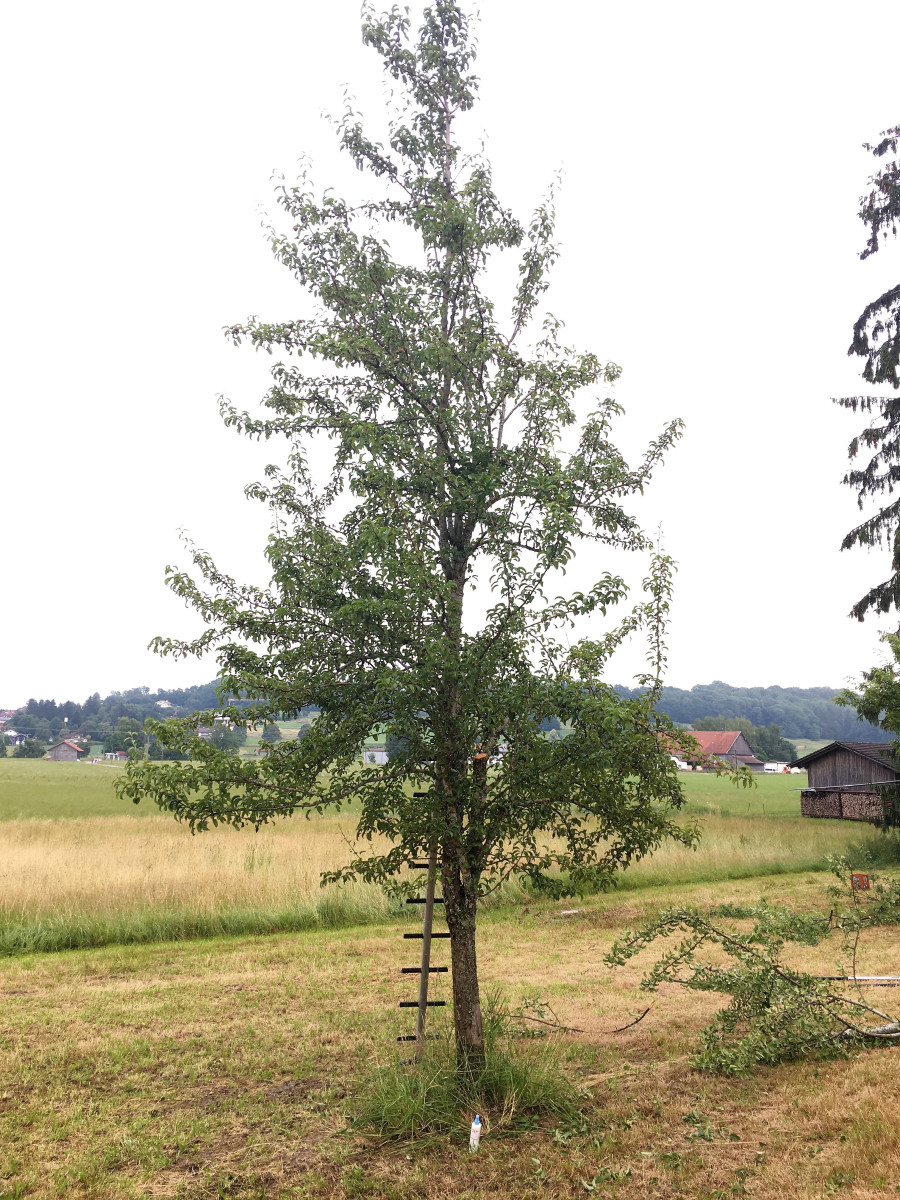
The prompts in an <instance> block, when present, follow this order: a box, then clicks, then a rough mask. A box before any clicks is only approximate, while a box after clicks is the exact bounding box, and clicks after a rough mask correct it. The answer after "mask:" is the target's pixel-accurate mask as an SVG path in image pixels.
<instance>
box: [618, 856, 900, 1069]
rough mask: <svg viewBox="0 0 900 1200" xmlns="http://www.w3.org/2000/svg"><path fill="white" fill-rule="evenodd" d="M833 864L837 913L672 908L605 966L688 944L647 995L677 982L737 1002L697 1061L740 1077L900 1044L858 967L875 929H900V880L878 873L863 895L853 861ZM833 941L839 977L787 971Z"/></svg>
mask: <svg viewBox="0 0 900 1200" xmlns="http://www.w3.org/2000/svg"><path fill="white" fill-rule="evenodd" d="M829 865H830V866H831V869H832V871H833V873H834V874H835V875H836V876H837V879H838V883H837V885H835V886H832V887H829V888H828V889H827V891H826V895H827V898H828V902H829V906H828V908H827V909H825V910H823V911H821V912H818V913H815V912H814V913H802V912H796V911H794V910H793V909H791V908H789V907H788V906H787V905H780V904H779V905H775V904H768V903H767V902H766V901H765V900H760V901H759V903H758V904H754V905H738V904H722V905H719V906H717V907H715V908H712V909H708V910H705V911H702V910H700V909H698V908H691V907H687V908H671V909H667V910H666V911H665V912H663V913H662V914H661V915H660V916H659V917H657V918H656V919H655V920H653V921H651V922H649V923H648V924H647V925H646V926H645V927H644V928H643V929H640V930H637V931H629V932H627V933H626V934H625V936H624V938H622V939H621V940H620V941H618V942H616V943H615V945H614V946H613V947H612V949H611V950H610V952H609V953H608V954H607V955H606V962H607V963H608V964H609V965H610V966H621V965H622V964H623V963H626V962H628V961H629V960H630V959H632V958H634V957H635V956H636V955H637V954H640V953H641V951H642V950H645V949H646V948H647V947H648V946H649V945H651V943H653V942H656V941H657V940H658V939H660V938H670V937H673V936H678V935H682V939H681V941H679V942H678V944H677V945H675V946H674V947H673V948H672V949H670V950H668V951H667V952H666V953H665V954H664V955H663V956H662V958H660V959H659V961H658V962H657V963H656V964H655V965H654V966H653V967H652V968H651V969H650V971H648V972H647V974H646V975H645V976H644V979H643V980H642V982H641V988H642V989H643V990H644V991H650V992H652V991H656V990H657V989H658V988H659V986H660V984H663V983H676V984H680V985H681V986H682V987H685V988H687V989H688V990H690V991H697V992H719V993H721V994H722V995H725V996H728V997H730V1000H729V1003H728V1004H727V1005H726V1006H725V1007H724V1008H723V1009H722V1010H720V1011H719V1012H718V1013H717V1014H716V1016H715V1018H714V1020H713V1021H712V1023H711V1024H710V1025H709V1026H707V1028H706V1029H704V1030H703V1032H702V1035H701V1048H700V1050H699V1052H698V1053H697V1055H696V1058H695V1060H694V1061H695V1064H696V1065H697V1066H698V1067H700V1068H701V1069H703V1070H707V1071H714V1072H718V1073H721V1074H726V1075H740V1074H744V1073H746V1072H747V1071H748V1070H750V1069H751V1068H752V1067H754V1066H756V1065H758V1064H767V1065H772V1064H774V1063H779V1062H786V1061H791V1060H796V1059H810V1058H812V1059H816V1058H834V1057H838V1056H841V1055H846V1054H847V1053H849V1052H850V1050H851V1049H853V1048H854V1047H856V1048H858V1047H859V1046H861V1045H865V1044H868V1045H875V1044H877V1043H884V1042H889V1043H890V1042H894V1041H896V1040H898V1039H900V1016H893V1015H890V1014H889V1013H887V1012H884V1011H882V1010H881V1009H880V1008H876V1007H875V1005H874V1004H873V1003H871V994H872V993H871V991H869V988H870V987H871V986H872V984H873V983H875V982H876V981H875V980H873V979H871V978H866V977H863V976H860V975H859V974H858V971H857V964H858V960H859V955H860V948H861V944H862V939H863V938H864V935H865V934H866V931H867V930H870V929H873V928H876V927H878V926H882V925H895V924H898V923H900V880H893V881H887V882H885V881H882V880H881V879H879V878H878V876H876V875H874V874H871V873H870V874H869V876H868V882H869V887H868V889H867V890H858V889H857V888H855V887H854V881H853V873H852V872H851V869H850V864H849V862H848V860H847V859H845V858H835V859H829ZM832 937H836V938H838V939H839V944H840V951H839V956H838V960H837V963H836V967H835V971H834V973H833V974H831V975H813V974H809V973H807V972H805V971H801V970H797V969H795V968H793V967H791V966H789V965H787V964H786V963H785V961H784V956H785V950H786V948H787V947H789V946H791V945H798V944H799V945H802V946H817V945H819V944H820V943H821V942H823V941H825V939H828V938H832ZM713 947H715V948H716V949H715V951H714V952H713V956H712V957H709V956H708V952H709V951H710V949H711V948H713ZM877 982H879V983H880V984H881V985H882V986H890V984H891V981H890V980H885V979H882V980H880V981H877ZM898 983H900V980H898ZM864 989H865V990H864ZM882 994H887V995H892V994H893V993H891V992H888V993H882Z"/></svg>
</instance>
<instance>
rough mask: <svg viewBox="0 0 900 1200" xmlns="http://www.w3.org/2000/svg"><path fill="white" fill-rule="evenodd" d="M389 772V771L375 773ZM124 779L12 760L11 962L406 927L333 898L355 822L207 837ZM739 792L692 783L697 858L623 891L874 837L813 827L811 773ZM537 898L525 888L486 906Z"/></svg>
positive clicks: (5, 894)
mask: <svg viewBox="0 0 900 1200" xmlns="http://www.w3.org/2000/svg"><path fill="white" fill-rule="evenodd" d="M373 769H374V768H373ZM119 771H120V768H117V767H115V766H106V765H98V766H90V765H88V764H85V763H81V764H72V765H69V764H65V763H50V762H41V761H30V760H27V759H25V760H22V759H5V760H2V759H0V796H2V797H3V799H2V806H0V815H2V817H3V818H4V819H3V820H0V861H2V863H3V869H2V872H0V952H2V953H6V954H10V953H13V954H14V953H21V952H27V951H32V950H58V949H69V948H77V947H84V946H100V945H106V944H110V943H122V944H127V943H134V942H151V941H160V940H167V939H179V940H182V939H190V938H198V937H212V936H220V935H227V934H248V933H274V932H279V931H281V932H285V931H295V930H304V929H316V928H335V927H338V926H350V925H355V924H368V923H371V922H373V921H383V920H386V919H396V920H405V919H408V918H407V914H408V909H407V908H406V907H405V906H404V905H403V904H402V903H398V902H394V901H391V900H389V899H388V898H387V897H386V896H385V894H384V892H383V891H382V890H381V889H380V888H378V887H375V886H373V885H368V884H353V885H349V886H345V887H335V886H330V887H328V888H324V889H323V888H322V887H320V886H319V877H320V874H321V872H322V871H325V870H330V869H333V868H335V867H337V866H340V865H341V864H343V863H345V862H347V861H348V858H349V857H350V855H351V853H352V850H351V847H352V842H353V837H354V829H355V822H356V818H355V815H354V814H353V812H352V811H349V812H347V811H345V812H343V813H340V814H330V815H326V816H322V817H315V818H314V819H312V820H306V819H305V818H303V817H293V818H290V819H286V820H283V821H279V822H277V823H276V824H273V825H269V826H264V827H263V828H262V829H261V830H260V831H259V832H258V833H257V832H256V831H254V830H253V829H252V828H247V829H243V830H234V829H230V828H227V827H223V828H218V829H212V830H210V831H209V832H207V833H202V834H197V835H196V836H193V835H192V834H191V833H190V831H189V830H188V829H187V828H186V827H185V826H184V825H181V824H179V823H178V822H177V821H175V819H174V818H173V817H171V816H169V815H167V814H160V813H159V812H158V810H157V809H156V808H155V806H152V805H148V804H146V803H142V804H140V805H137V806H135V805H133V804H130V803H126V802H123V801H120V800H118V799H117V797H116V795H115V792H114V788H113V785H114V782H115V779H116V778H117V776H118V773H119ZM756 778H757V783H758V787H756V788H753V789H750V790H747V791H744V790H741V791H738V790H737V789H736V788H735V787H734V786H733V785H732V784H730V783H729V782H728V781H727V780H724V779H717V778H716V777H715V776H714V775H709V774H699V773H689V774H688V773H685V774H683V775H682V776H681V780H682V784H683V786H684V789H685V793H686V796H687V805H686V807H685V810H684V820H685V821H697V822H699V823H700V825H701V827H702V830H703V836H702V840H701V842H700V845H699V848H698V849H697V850H693V851H692V850H688V849H686V848H685V847H683V846H681V845H679V844H674V843H671V842H670V843H666V844H664V845H663V846H661V847H660V849H659V850H658V851H657V853H656V854H654V855H652V856H651V857H649V858H647V859H645V860H644V861H642V862H639V863H637V864H635V865H634V866H633V867H632V868H631V869H630V870H628V871H626V872H625V873H624V874H623V875H622V876H621V877H620V880H619V890H620V891H626V892H633V891H636V890H639V889H642V888H646V887H651V886H652V887H659V886H664V885H669V884H678V883H683V884H692V883H699V882H704V881H707V882H715V881H724V880H728V879H739V878H747V877H750V876H755V875H760V876H761V875H778V874H785V873H791V872H797V871H807V870H817V869H821V868H822V866H823V864H824V858H825V856H826V855H827V854H834V853H839V852H842V851H845V850H846V849H847V848H848V847H849V846H851V845H853V844H854V843H857V842H859V841H860V840H861V838H863V837H864V836H866V835H867V834H868V832H869V831H868V830H867V828H866V827H864V826H859V825H857V824H855V823H849V822H841V821H827V820H824V821H823V820H820V821H811V820H808V819H803V818H801V817H800V816H799V808H800V801H799V791H798V790H797V789H798V788H799V787H800V785H801V783H802V781H803V779H804V776H798V775H776V776H765V775H760V776H757V777H756ZM523 900H527V901H528V902H529V903H530V904H538V905H546V904H547V903H548V902H546V901H543V900H538V899H535V898H534V897H533V896H532V895H531V894H530V892H529V890H528V888H527V887H526V886H523V885H522V884H521V883H519V882H517V881H511V882H510V883H508V884H507V885H506V886H505V887H504V888H502V889H501V890H500V891H499V893H497V894H496V895H495V896H493V897H491V898H490V899H489V901H488V902H487V903H488V905H489V906H493V907H495V908H497V907H503V906H504V905H506V904H509V903H512V902H520V901H523Z"/></svg>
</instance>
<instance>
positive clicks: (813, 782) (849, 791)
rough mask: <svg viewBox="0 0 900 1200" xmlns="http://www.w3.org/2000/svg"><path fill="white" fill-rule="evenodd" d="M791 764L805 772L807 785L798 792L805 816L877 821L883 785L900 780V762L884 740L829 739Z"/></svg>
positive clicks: (882, 805) (880, 807) (879, 815)
mask: <svg viewBox="0 0 900 1200" xmlns="http://www.w3.org/2000/svg"><path fill="white" fill-rule="evenodd" d="M791 766H792V767H800V768H802V769H804V770H806V772H807V774H808V786H807V787H805V788H804V789H803V790H802V791H801V792H800V812H801V814H802V815H803V816H804V817H832V818H834V819H836V820H843V821H880V820H881V819H882V817H883V816H884V809H885V803H886V798H885V792H886V790H887V789H886V787H885V785H886V784H890V783H894V782H895V781H897V780H900V764H898V763H897V761H896V759H894V757H893V755H892V752H891V746H890V745H889V744H888V743H885V742H831V744H830V745H828V746H823V747H822V749H821V750H814V751H813V752H812V754H806V755H804V756H803V758H797V759H795V760H794V762H792V763H791Z"/></svg>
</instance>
